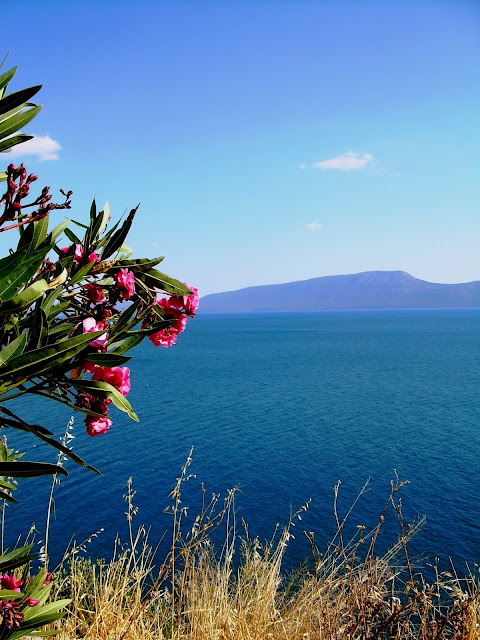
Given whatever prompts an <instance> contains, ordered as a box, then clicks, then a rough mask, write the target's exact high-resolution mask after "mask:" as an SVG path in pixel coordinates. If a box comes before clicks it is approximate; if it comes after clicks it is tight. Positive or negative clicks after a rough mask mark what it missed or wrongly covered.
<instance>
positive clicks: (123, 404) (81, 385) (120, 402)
mask: <svg viewBox="0 0 480 640" xmlns="http://www.w3.org/2000/svg"><path fill="white" fill-rule="evenodd" d="M70 384H71V385H72V387H75V388H76V389H78V390H79V391H84V392H86V393H91V394H92V395H95V396H100V397H106V398H110V399H111V400H112V402H113V404H114V405H115V406H116V407H117V409H120V411H124V412H125V413H127V414H128V415H129V417H130V418H131V419H132V420H135V422H140V421H139V419H138V416H137V414H136V413H135V411H134V410H133V409H132V406H131V404H130V403H129V401H128V400H127V399H126V398H125V397H124V396H122V394H121V393H120V391H118V390H117V389H115V387H114V386H112V385H111V384H109V383H108V382H102V381H100V380H70Z"/></svg>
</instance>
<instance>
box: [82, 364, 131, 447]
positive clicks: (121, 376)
mask: <svg viewBox="0 0 480 640" xmlns="http://www.w3.org/2000/svg"><path fill="white" fill-rule="evenodd" d="M84 369H85V370H86V371H88V372H89V373H93V376H92V380H99V381H101V382H108V383H109V384H111V385H112V387H115V389H117V390H118V391H119V392H120V393H121V394H122V395H123V396H126V395H127V393H128V392H129V391H130V389H131V384H130V369H129V368H128V367H102V366H98V365H96V364H93V362H87V363H86V364H85V365H84ZM76 404H77V406H79V407H82V408H84V409H89V410H91V411H94V412H95V413H101V414H103V415H102V416H87V417H86V418H85V424H86V426H87V433H88V435H89V436H98V435H100V434H101V433H106V432H107V431H108V430H109V429H110V427H111V426H112V421H111V420H110V418H109V417H108V415H107V414H108V405H109V404H111V400H110V399H106V400H102V399H100V398H96V397H95V396H93V395H91V394H88V393H79V394H78V396H77V402H76Z"/></svg>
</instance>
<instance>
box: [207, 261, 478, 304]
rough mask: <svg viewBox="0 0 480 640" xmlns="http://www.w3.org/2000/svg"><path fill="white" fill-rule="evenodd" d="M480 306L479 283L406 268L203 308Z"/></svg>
mask: <svg viewBox="0 0 480 640" xmlns="http://www.w3.org/2000/svg"><path fill="white" fill-rule="evenodd" d="M449 307H480V281H472V282H466V283H459V284H441V283H435V282H427V281H426V280H420V279H418V278H415V277H414V276H412V275H410V274H409V273H407V272H405V271H363V272H361V273H355V274H345V275H331V276H321V277H318V278H309V279H308V280H297V281H294V282H287V283H281V284H267V285H256V286H252V287H245V288H242V289H237V290H235V291H225V292H221V293H211V294H209V295H206V296H204V297H203V298H202V299H201V305H200V307H199V311H201V312H210V313H212V312H229V311H230V312H234V311H243V312H249V311H317V310H322V309H401V308H449Z"/></svg>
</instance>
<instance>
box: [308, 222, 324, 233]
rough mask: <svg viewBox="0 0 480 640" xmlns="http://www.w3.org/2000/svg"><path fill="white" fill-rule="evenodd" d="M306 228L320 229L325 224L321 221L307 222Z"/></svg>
mask: <svg viewBox="0 0 480 640" xmlns="http://www.w3.org/2000/svg"><path fill="white" fill-rule="evenodd" d="M306 229H310V230H311V231H316V230H320V229H323V224H320V223H319V222H310V223H309V224H307V226H306Z"/></svg>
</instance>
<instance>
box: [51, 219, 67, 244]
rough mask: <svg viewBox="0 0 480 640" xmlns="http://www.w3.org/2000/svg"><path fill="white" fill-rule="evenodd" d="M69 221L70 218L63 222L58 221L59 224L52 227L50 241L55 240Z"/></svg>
mask: <svg viewBox="0 0 480 640" xmlns="http://www.w3.org/2000/svg"><path fill="white" fill-rule="evenodd" d="M69 222H70V220H64V222H60V224H57V226H56V227H54V228H53V229H52V231H51V233H50V235H51V237H52V242H53V241H55V240H56V239H57V238H58V236H59V235H60V234H61V233H63V232H64V231H65V229H66V228H67V226H68V223H69Z"/></svg>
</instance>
